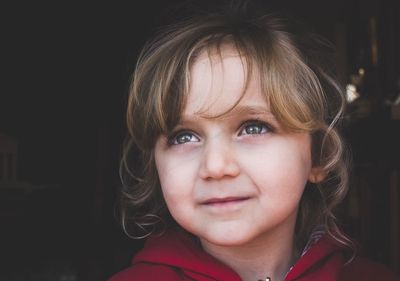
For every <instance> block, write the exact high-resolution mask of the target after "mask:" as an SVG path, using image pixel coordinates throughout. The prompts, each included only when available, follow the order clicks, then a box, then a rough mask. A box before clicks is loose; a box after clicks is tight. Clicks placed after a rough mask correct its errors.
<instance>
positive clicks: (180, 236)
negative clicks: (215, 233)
mask: <svg viewBox="0 0 400 281" xmlns="http://www.w3.org/2000/svg"><path fill="white" fill-rule="evenodd" d="M344 253H345V251H344V249H343V248H340V247H338V246H337V245H336V244H335V243H334V242H333V241H332V240H331V239H329V238H328V236H324V237H322V238H321V239H319V240H318V242H316V243H315V244H314V245H313V246H312V247H311V248H310V249H309V250H308V251H307V252H306V253H305V254H304V255H303V256H302V257H301V258H300V259H299V260H298V261H297V263H296V264H295V265H294V266H293V268H292V269H291V270H290V271H289V273H288V274H287V276H286V278H285V281H291V280H301V281H314V280H315V281H316V280H319V281H320V280H323V281H339V280H340V281H357V280H361V281H368V280H370V281H372V280H373V281H378V280H379V281H400V278H399V277H398V276H396V275H395V274H394V273H393V272H391V271H390V270H388V269H387V268H386V267H384V266H383V265H380V264H377V263H374V262H372V261H369V260H367V259H363V258H355V259H354V260H353V261H352V262H351V263H350V264H348V265H344V264H345V262H346V258H345V255H344ZM150 280H151V281H178V280H182V281H186V280H192V281H193V280H197V281H242V279H241V278H240V276H239V275H238V274H237V273H235V272H234V271H233V270H232V269H231V268H229V267H228V266H226V265H225V264H223V263H221V262H220V261H218V260H216V259H215V258H213V257H212V256H210V255H209V254H207V253H206V252H204V251H203V250H202V249H201V247H200V246H199V245H198V243H196V242H195V241H194V239H193V238H192V237H190V236H189V235H187V234H185V233H183V232H174V231H169V232H167V233H165V234H163V235H162V236H160V237H152V238H150V239H149V240H148V241H147V242H146V244H145V247H144V249H143V250H142V251H140V252H139V253H138V254H137V255H136V256H135V258H134V259H133V264H132V266H131V267H129V268H127V269H125V270H124V271H121V272H119V273H117V274H116V275H114V276H113V277H111V279H109V281H150Z"/></svg>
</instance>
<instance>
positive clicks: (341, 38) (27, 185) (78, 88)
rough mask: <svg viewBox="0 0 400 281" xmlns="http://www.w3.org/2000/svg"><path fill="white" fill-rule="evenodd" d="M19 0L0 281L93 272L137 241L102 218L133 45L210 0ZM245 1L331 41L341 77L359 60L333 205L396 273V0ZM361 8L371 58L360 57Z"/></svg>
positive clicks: (4, 18) (5, 24) (107, 268)
mask: <svg viewBox="0 0 400 281" xmlns="http://www.w3.org/2000/svg"><path fill="white" fill-rule="evenodd" d="M25 2H26V3H25ZM25 2H18V3H17V2H16V3H14V4H4V3H3V4H1V6H0V23H1V27H0V30H1V33H0V42H1V44H0V45H1V61H0V62H1V63H0V67H1V73H2V74H1V83H0V133H2V134H5V135H8V136H10V137H12V138H13V139H14V140H16V142H17V144H18V158H17V179H16V180H14V182H10V181H7V182H6V181H4V180H3V185H2V186H1V187H0V192H1V193H0V196H1V197H0V259H1V260H0V280H1V281H3V280H7V281H8V280H71V281H72V280H79V281H83V280H105V279H106V278H107V277H108V276H110V275H111V274H112V273H114V272H116V271H118V270H120V269H122V268H124V267H126V266H127V265H128V264H129V260H130V258H131V257H132V255H133V254H134V252H135V251H136V250H137V248H138V247H140V246H141V243H138V242H135V241H132V240H130V239H128V238H127V237H125V235H124V234H123V232H122V230H121V228H120V226H119V225H118V222H117V220H116V218H115V217H114V205H115V200H116V193H117V190H118V187H119V185H120V183H119V179H118V165H119V164H118V161H119V158H120V153H121V144H122V141H123V138H124V136H125V119H124V113H125V102H126V95H127V88H128V84H129V77H130V75H131V73H132V70H133V67H134V63H135V60H136V57H137V54H138V51H139V50H140V48H141V47H142V46H143V44H144V42H145V41H146V40H147V39H149V38H150V37H151V36H152V35H153V34H154V33H155V32H156V31H157V30H158V27H159V26H161V25H163V24H165V23H169V22H171V21H173V20H174V19H176V18H179V17H181V16H183V15H185V13H186V11H187V10H188V8H187V7H196V6H198V7H199V8H201V9H212V8H214V6H217V4H216V3H221V2H222V1H191V2H193V3H194V4H189V6H187V2H188V1H183V0H182V1H178V0H174V1H162V0H147V1H131V2H132V3H130V4H124V5H123V4H121V5H117V4H112V5H111V4H110V3H108V4H107V3H105V4H100V3H99V2H93V3H92V4H89V3H80V4H73V3H69V2H65V3H55V2H49V3H44V2H40V3H33V2H28V1H25ZM255 2H256V1H255ZM257 2H264V4H263V5H265V7H267V8H274V9H275V10H278V11H283V12H284V13H287V14H289V15H294V16H296V17H297V18H298V19H300V20H302V21H303V22H305V23H307V24H309V25H310V27H312V28H313V29H314V31H315V32H317V33H319V34H321V35H323V36H325V37H326V38H328V39H329V40H330V41H332V42H333V43H334V44H335V45H336V46H337V47H338V51H339V54H338V64H339V67H338V72H339V76H340V77H341V79H342V80H343V81H342V82H344V83H348V82H349V80H350V75H351V74H353V73H354V72H355V71H357V70H358V69H359V67H365V68H366V69H367V72H368V75H370V76H368V81H369V82H368V83H365V85H364V88H363V89H362V91H363V92H362V94H363V93H364V96H362V98H361V99H360V101H361V102H358V104H357V103H354V105H352V106H351V107H350V110H351V111H350V112H349V114H348V119H347V121H348V125H349V127H348V129H347V131H346V137H347V139H348V142H349V143H350V144H351V145H352V146H353V149H352V150H353V155H354V163H355V168H354V172H353V176H352V185H353V191H352V193H351V194H350V196H349V199H348V200H347V201H346V202H345V203H344V204H343V206H342V207H341V209H340V210H339V213H340V214H341V216H342V217H343V220H342V221H343V227H344V228H345V229H346V230H347V231H348V232H349V233H350V234H352V235H353V236H354V237H356V238H357V239H358V240H359V241H360V243H361V244H362V246H363V249H364V251H365V253H366V254H368V255H369V256H370V257H371V258H373V259H375V260H377V261H380V262H382V263H385V264H386V265H387V266H389V267H391V268H392V269H394V270H396V271H399V266H400V261H399V254H398V252H399V250H400V248H399V244H398V243H399V240H398V239H397V240H396V239H394V238H393V237H394V236H396V235H398V234H399V232H398V231H399V229H398V223H397V224H396V223H395V222H396V221H398V220H399V213H398V212H399V209H398V207H396V206H398V202H399V198H398V197H399V187H400V183H399V178H400V176H399V171H400V169H399V166H400V165H399V155H400V153H399V144H400V138H399V132H400V125H399V122H400V121H399V120H394V119H393V118H392V117H391V115H390V107H388V105H387V104H388V102H391V101H393V98H394V97H395V95H396V94H398V93H400V86H399V85H397V84H396V83H398V82H396V81H398V80H399V79H400V78H399V77H400V54H399V51H398V50H399V48H400V43H399V41H400V35H399V34H400V28H399V17H400V12H399V11H400V10H399V9H398V1H395V0H393V1H390V0H388V1H377V0H369V1H361V0H359V1H357V0H351V1H345V0H340V1H317V0H304V1H257ZM184 3H186V4H185V6H183V5H184ZM200 3H201V4H200ZM265 3H267V4H265ZM371 17H375V18H376V19H377V22H378V30H377V34H378V38H377V40H378V43H379V45H378V46H379V63H378V65H372V64H371V58H370V56H369V51H370V49H369V48H370V43H371V42H370V36H369V20H370V18H371ZM0 183H1V179H0ZM21 186H24V187H23V188H22V187H21ZM396 190H397V193H396ZM393 192H394V193H393ZM393 194H395V195H396V194H397V198H393ZM396 208H397V209H396ZM393 239H394V240H393ZM393 243H394V245H393ZM396 243H397V244H396ZM393 247H394V250H393ZM396 247H397V248H396ZM396 253H397V254H396Z"/></svg>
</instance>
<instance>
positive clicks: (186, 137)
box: [168, 131, 200, 145]
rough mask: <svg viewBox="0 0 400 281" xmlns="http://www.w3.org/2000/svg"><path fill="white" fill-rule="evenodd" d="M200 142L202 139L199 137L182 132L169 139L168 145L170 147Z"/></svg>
mask: <svg viewBox="0 0 400 281" xmlns="http://www.w3.org/2000/svg"><path fill="white" fill-rule="evenodd" d="M199 141H200V139H199V138H198V137H197V136H195V135H194V134H193V133H191V132H188V131H180V132H178V133H176V134H174V135H172V136H171V137H169V138H168V144H170V145H178V144H185V143H188V142H199Z"/></svg>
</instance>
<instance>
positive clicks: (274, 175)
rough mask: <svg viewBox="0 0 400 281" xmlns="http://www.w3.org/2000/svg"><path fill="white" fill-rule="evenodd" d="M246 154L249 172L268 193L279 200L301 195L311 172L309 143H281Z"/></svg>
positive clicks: (256, 182) (247, 171) (271, 144)
mask: <svg viewBox="0 0 400 281" xmlns="http://www.w3.org/2000/svg"><path fill="white" fill-rule="evenodd" d="M243 155H245V156H244V157H246V159H245V161H246V163H249V165H246V173H247V174H251V175H252V179H253V180H254V181H255V184H256V185H257V186H258V187H259V188H260V189H263V191H264V192H268V193H269V194H270V195H271V196H273V197H274V198H277V199H284V198H287V197H292V196H293V197H295V198H298V197H300V196H301V194H302V192H303V190H304V186H305V184H306V183H307V180H308V177H309V174H310V171H311V154H310V153H309V149H308V147H307V143H305V144H303V143H300V144H299V143H297V142H292V141H281V140H280V141H277V142H274V143H270V145H269V146H268V145H266V146H263V147H262V146H260V147H259V148H258V149H254V150H253V151H251V152H249V151H247V153H246V154H243Z"/></svg>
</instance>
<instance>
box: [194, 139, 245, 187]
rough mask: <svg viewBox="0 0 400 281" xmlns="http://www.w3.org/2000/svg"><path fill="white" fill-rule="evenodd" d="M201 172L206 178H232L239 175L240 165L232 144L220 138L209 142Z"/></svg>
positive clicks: (203, 157)
mask: <svg viewBox="0 0 400 281" xmlns="http://www.w3.org/2000/svg"><path fill="white" fill-rule="evenodd" d="M199 173H200V177H201V178H202V179H204V180H213V179H222V178H225V177H228V178H232V177H236V176H237V175H239V173H240V167H239V165H238V162H237V159H236V155H235V153H234V151H233V149H232V145H230V143H229V142H226V141H222V140H221V139H218V138H217V139H215V140H212V141H209V142H207V143H206V145H205V147H204V150H203V155H202V162H201V166H200V171H199Z"/></svg>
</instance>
